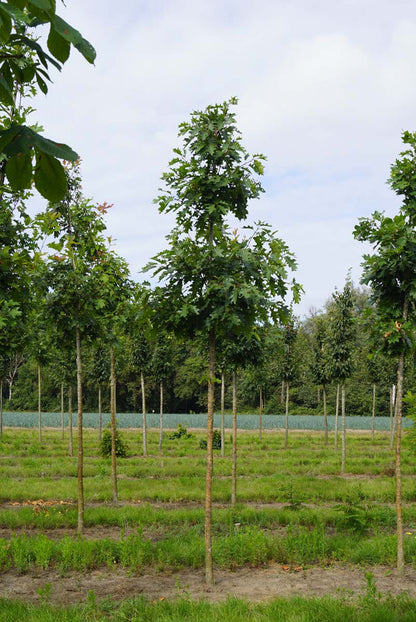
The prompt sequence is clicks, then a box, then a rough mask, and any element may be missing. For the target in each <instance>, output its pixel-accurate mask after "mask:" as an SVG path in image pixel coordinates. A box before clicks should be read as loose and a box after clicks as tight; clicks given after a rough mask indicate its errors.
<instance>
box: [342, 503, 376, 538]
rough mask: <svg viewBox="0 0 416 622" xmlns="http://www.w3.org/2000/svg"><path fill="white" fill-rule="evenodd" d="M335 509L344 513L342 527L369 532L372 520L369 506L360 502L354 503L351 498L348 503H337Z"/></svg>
mask: <svg viewBox="0 0 416 622" xmlns="http://www.w3.org/2000/svg"><path fill="white" fill-rule="evenodd" d="M335 510H337V512H340V513H341V514H342V517H341V526H342V527H344V528H345V529H349V530H350V531H353V532H355V533H361V534H364V533H367V531H368V529H369V526H370V521H371V516H370V513H369V511H368V507H366V506H363V505H361V504H360V503H354V501H353V500H352V499H351V498H349V499H348V500H347V503H345V504H343V505H336V506H335Z"/></svg>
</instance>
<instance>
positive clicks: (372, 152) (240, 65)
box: [36, 0, 416, 312]
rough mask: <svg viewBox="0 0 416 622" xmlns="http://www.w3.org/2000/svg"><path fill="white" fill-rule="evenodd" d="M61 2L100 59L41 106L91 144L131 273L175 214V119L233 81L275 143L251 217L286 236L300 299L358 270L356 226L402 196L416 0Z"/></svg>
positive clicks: (268, 145)
mask: <svg viewBox="0 0 416 622" xmlns="http://www.w3.org/2000/svg"><path fill="white" fill-rule="evenodd" d="M62 12H63V16H64V17H65V18H66V19H67V20H68V21H69V22H70V23H71V24H73V25H75V26H76V27H77V28H79V29H80V30H81V32H82V33H83V35H84V36H85V37H87V38H88V39H89V40H91V42H93V43H94V45H95V46H96V48H97V54H98V55H97V61H96V66H95V67H91V66H89V65H88V64H87V63H86V62H85V61H84V60H83V59H82V58H81V57H80V55H79V54H77V53H76V52H74V53H73V56H72V58H71V59H70V61H69V62H68V64H67V66H65V67H64V69H63V71H62V74H61V75H54V84H53V85H51V87H50V93H49V94H48V97H47V98H46V99H45V98H44V97H43V96H42V97H39V98H37V100H36V107H37V108H38V114H37V115H36V117H37V118H39V119H40V120H41V122H42V123H43V124H44V126H45V130H46V134H47V135H48V136H51V137H52V138H56V139H59V140H62V141H65V142H67V143H69V144H70V145H71V146H73V147H74V148H75V149H76V150H77V151H78V152H79V153H80V154H81V155H82V157H83V177H84V189H85V193H86V194H87V196H91V197H93V198H94V199H96V200H97V201H99V202H102V201H107V202H108V203H114V204H115V205H114V208H112V210H110V212H109V215H108V223H109V233H111V234H112V235H113V236H114V237H115V238H116V239H117V250H118V252H120V254H122V255H123V256H124V257H126V259H127V260H128V261H129V263H130V264H131V266H132V272H133V273H134V274H136V273H137V270H138V268H139V267H140V266H143V265H144V264H145V263H146V262H147V261H148V259H149V258H150V256H151V255H152V254H154V253H155V252H156V251H157V250H159V249H160V248H161V247H162V246H163V244H164V241H163V240H164V236H165V235H166V233H168V231H169V228H170V227H171V226H172V222H173V221H172V218H171V217H165V216H160V215H159V214H158V212H157V208H156V206H154V205H153V204H152V200H153V198H154V197H155V196H156V195H157V189H158V186H159V179H160V176H161V174H162V172H163V171H165V170H166V169H167V166H168V161H169V159H170V157H171V154H172V149H173V147H174V146H176V145H177V144H178V139H177V137H176V136H177V126H178V124H179V123H180V122H181V121H184V120H186V119H187V118H188V117H189V114H190V112H191V111H192V110H194V109H201V108H204V107H205V106H206V105H208V104H210V103H214V102H218V101H222V100H224V99H228V98H229V97H230V96H232V95H236V96H237V97H239V100H240V103H239V106H238V108H237V117H238V124H239V128H240V129H241V131H242V133H243V142H244V144H245V145H246V146H247V148H248V149H249V151H251V152H263V153H265V154H266V155H267V157H268V162H267V167H266V175H265V178H264V185H265V188H266V190H267V192H266V194H265V195H264V196H263V197H262V198H261V200H260V201H256V202H253V205H252V209H251V214H252V220H256V219H261V220H265V221H269V222H271V224H272V225H273V227H275V228H276V229H278V230H279V231H280V234H281V235H282V236H283V237H285V236H287V238H288V239H287V241H288V243H289V245H290V246H291V247H292V250H293V251H294V252H295V253H296V255H297V257H298V263H299V276H298V278H299V281H301V282H304V285H305V289H306V292H307V293H306V295H305V298H304V302H303V303H302V307H301V309H300V310H301V312H306V311H307V309H308V308H309V307H310V306H311V305H313V306H316V307H320V306H322V305H323V303H324V302H325V299H326V298H327V297H328V296H329V295H330V294H331V292H332V291H333V289H334V287H335V286H338V287H342V286H343V283H344V280H345V276H346V274H347V271H348V269H349V268H350V267H351V268H353V276H354V275H356V280H358V274H359V271H360V268H359V264H360V256H361V253H362V249H361V245H360V244H358V243H356V242H354V240H353V238H352V229H353V227H354V225H355V223H356V222H357V219H358V218H359V217H360V216H368V215H369V214H370V213H371V212H372V211H374V210H375V209H385V210H387V211H388V212H392V211H393V210H394V209H396V207H397V205H398V201H397V199H396V197H395V196H394V195H393V193H392V192H391V191H390V190H389V189H388V188H387V186H386V184H385V180H386V178H387V177H388V174H389V164H390V163H391V162H392V161H393V160H394V158H395V157H396V155H397V153H398V151H399V150H400V149H401V142H400V133H401V131H402V130H403V129H409V130H415V129H416V127H415V126H414V110H415V107H416V88H415V79H414V63H413V61H414V58H415V55H416V8H415V6H414V3H413V2H411V1H410V0H398V1H397V2H395V3H392V2H390V1H389V0H380V1H378V2H376V1H375V0H368V1H367V2H365V3H363V2H362V1H361V0H360V1H359V0H348V1H347V0H340V1H339V2H336V3H335V2H330V0H315V1H314V2H310V1H309V0H299V1H297V2H289V1H288V0H257V1H256V2H254V0H239V1H237V0H228V1H225V2H224V1H222V0H221V1H220V0H212V1H211V2H207V1H206V0H193V1H191V0H175V1H174V0H158V2H154V3H149V2H145V1H144V0H126V2H124V3H123V5H122V7H121V8H120V9H118V8H115V6H114V3H113V2H112V1H110V0H89V1H88V2H80V1H78V2H76V1H75V0H74V1H73V2H71V3H68V6H67V8H66V9H62V10H61V13H62Z"/></svg>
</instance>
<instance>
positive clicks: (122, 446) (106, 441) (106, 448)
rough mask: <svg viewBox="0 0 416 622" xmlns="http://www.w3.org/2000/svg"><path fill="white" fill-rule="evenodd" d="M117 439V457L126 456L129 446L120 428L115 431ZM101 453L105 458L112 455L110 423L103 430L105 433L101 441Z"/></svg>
mask: <svg viewBox="0 0 416 622" xmlns="http://www.w3.org/2000/svg"><path fill="white" fill-rule="evenodd" d="M115 441H116V456H117V458H126V456H127V452H128V447H127V444H126V442H125V441H124V440H123V438H122V436H121V433H120V431H119V430H118V429H116V433H115ZM100 455H101V456H103V458H107V457H109V456H111V429H110V424H108V425H107V426H106V427H105V429H104V430H103V434H102V437H101V441H100Z"/></svg>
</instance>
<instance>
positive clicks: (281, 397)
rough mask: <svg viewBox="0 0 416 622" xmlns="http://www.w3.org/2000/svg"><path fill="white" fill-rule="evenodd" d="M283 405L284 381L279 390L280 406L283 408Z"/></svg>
mask: <svg viewBox="0 0 416 622" xmlns="http://www.w3.org/2000/svg"><path fill="white" fill-rule="evenodd" d="M284 403H285V381H284V380H282V388H281V390H280V404H281V405H282V406H283V404H284Z"/></svg>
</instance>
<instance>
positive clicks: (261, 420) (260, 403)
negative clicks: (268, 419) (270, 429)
mask: <svg viewBox="0 0 416 622" xmlns="http://www.w3.org/2000/svg"><path fill="white" fill-rule="evenodd" d="M262 434H263V388H262V387H260V395H259V441H261V437H262Z"/></svg>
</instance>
